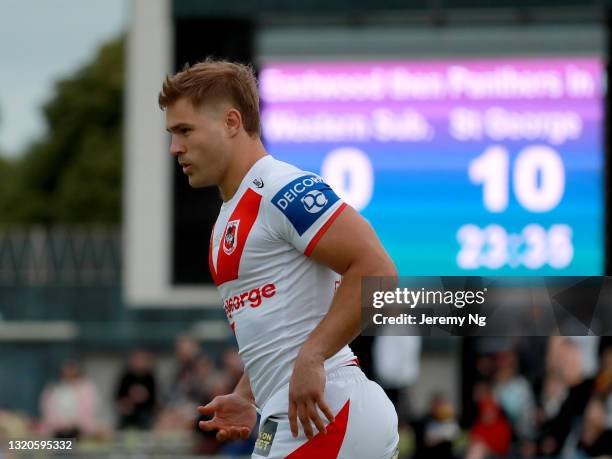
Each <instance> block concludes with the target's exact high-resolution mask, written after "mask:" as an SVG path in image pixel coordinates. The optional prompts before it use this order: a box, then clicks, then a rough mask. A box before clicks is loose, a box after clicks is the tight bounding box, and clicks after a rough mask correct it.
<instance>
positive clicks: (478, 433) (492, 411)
mask: <svg viewBox="0 0 612 459" xmlns="http://www.w3.org/2000/svg"><path fill="white" fill-rule="evenodd" d="M474 398H475V399H476V403H477V405H478V417H477V419H476V422H475V424H474V425H473V426H472V429H471V431H470V440H469V444H468V448H467V451H466V454H465V457H466V458H468V459H481V458H485V457H488V456H489V455H491V454H496V455H502V456H503V455H505V454H506V453H508V450H509V448H510V441H511V437H512V430H511V427H510V423H509V422H508V420H507V419H506V417H505V416H504V414H503V413H502V410H501V408H500V406H499V405H498V403H497V401H496V400H495V398H494V397H493V393H492V391H491V387H490V386H489V384H488V383H486V382H480V383H478V384H477V385H476V386H475V388H474Z"/></svg>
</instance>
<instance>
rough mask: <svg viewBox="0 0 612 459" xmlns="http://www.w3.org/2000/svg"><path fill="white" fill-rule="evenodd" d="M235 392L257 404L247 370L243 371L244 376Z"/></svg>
mask: <svg viewBox="0 0 612 459" xmlns="http://www.w3.org/2000/svg"><path fill="white" fill-rule="evenodd" d="M234 394H237V395H240V396H241V397H242V398H245V399H247V400H248V401H249V402H251V403H252V404H253V405H255V397H254V396H253V391H252V390H251V381H250V380H249V376H248V375H247V374H246V372H244V373H242V377H241V378H240V381H238V384H236V388H235V389H234Z"/></svg>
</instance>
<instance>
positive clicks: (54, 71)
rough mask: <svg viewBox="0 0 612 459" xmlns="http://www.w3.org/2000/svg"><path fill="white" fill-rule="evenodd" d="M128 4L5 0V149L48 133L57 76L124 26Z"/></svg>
mask: <svg viewBox="0 0 612 459" xmlns="http://www.w3.org/2000/svg"><path fill="white" fill-rule="evenodd" d="M129 10H130V2H129V0H0V154H2V155H4V156H15V155H18V154H20V153H21V152H22V151H23V149H24V148H25V147H26V146H27V145H28V143H29V142H31V141H33V140H34V139H36V138H37V137H40V136H42V135H43V134H44V132H45V124H44V119H43V117H42V112H41V107H42V105H43V104H44V103H45V102H46V101H47V100H49V99H50V98H51V97H52V95H53V85H54V82H55V81H56V80H58V79H61V78H64V77H66V76H69V75H71V73H72V72H74V71H75V70H76V69H77V68H79V67H80V66H81V65H83V64H84V63H86V62H87V61H88V60H89V59H91V58H92V57H93V56H94V54H95V52H96V49H97V48H98V46H99V45H100V44H101V43H103V42H104V41H106V40H108V39H110V38H113V37H115V36H117V35H118V34H120V33H121V32H122V31H125V30H126V28H127V24H128V17H129Z"/></svg>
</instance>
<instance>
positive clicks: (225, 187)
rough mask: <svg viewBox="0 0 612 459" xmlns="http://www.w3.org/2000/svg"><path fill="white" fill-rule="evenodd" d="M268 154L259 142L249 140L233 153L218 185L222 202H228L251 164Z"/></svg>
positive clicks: (258, 140) (257, 140)
mask: <svg viewBox="0 0 612 459" xmlns="http://www.w3.org/2000/svg"><path fill="white" fill-rule="evenodd" d="M267 154H268V153H267V152H266V149H265V148H264V146H263V144H262V143H261V140H260V139H259V138H257V139H249V141H247V142H245V144H244V145H243V146H242V148H239V149H238V151H236V152H235V156H234V158H233V161H232V164H231V165H230V167H229V168H228V171H227V174H226V175H225V177H224V179H223V180H222V181H221V182H220V183H219V192H220V193H221V199H223V201H224V202H227V201H229V200H230V199H232V198H233V197H234V195H235V194H236V192H237V191H238V187H239V186H240V184H241V183H242V180H243V179H244V176H245V175H246V174H247V172H249V170H250V169H251V167H253V164H255V163H256V162H257V161H259V160H260V159H261V158H263V157H264V156H266V155H267Z"/></svg>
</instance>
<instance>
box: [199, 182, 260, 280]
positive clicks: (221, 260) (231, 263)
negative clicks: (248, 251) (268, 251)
mask: <svg viewBox="0 0 612 459" xmlns="http://www.w3.org/2000/svg"><path fill="white" fill-rule="evenodd" d="M260 204H261V195H259V194H257V193H256V192H255V191H253V190H252V189H251V188H249V189H247V190H246V192H245V193H244V194H243V195H242V197H241V198H240V201H238V205H236V208H235V209H234V212H232V215H231V216H230V218H229V220H228V223H227V225H226V226H225V229H224V230H223V234H222V235H221V242H220V243H219V251H218V255H217V270H216V274H215V275H214V281H215V284H216V285H217V286H219V285H221V284H224V283H225V282H229V281H232V280H235V279H238V269H239V268H240V259H241V258H242V252H243V250H244V246H245V244H246V241H247V238H248V237H249V233H250V232H251V228H253V224H254V223H255V220H256V219H257V214H258V213H259V205H260ZM233 221H239V223H238V227H237V230H236V240H235V242H234V243H235V244H236V246H235V248H233V250H232V252H231V253H229V254H228V253H226V252H225V250H223V245H224V241H225V236H226V233H227V231H228V227H229V226H230V225H229V223H230V222H233ZM211 250H212V246H211ZM211 253H212V252H211ZM211 256H212V255H211ZM210 263H211V264H212V259H211V260H210ZM213 268H214V267H213Z"/></svg>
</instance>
